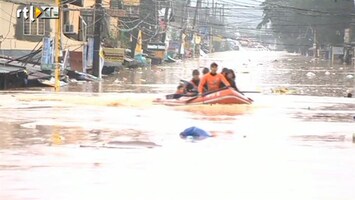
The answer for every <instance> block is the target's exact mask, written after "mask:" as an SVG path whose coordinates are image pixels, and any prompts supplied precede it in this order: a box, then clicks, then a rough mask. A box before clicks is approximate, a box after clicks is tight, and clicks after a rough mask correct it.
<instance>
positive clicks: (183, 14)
mask: <svg viewBox="0 0 355 200" xmlns="http://www.w3.org/2000/svg"><path fill="white" fill-rule="evenodd" d="M189 4H190V0H186V2H184V3H183V5H182V9H181V11H182V12H181V15H182V16H181V32H180V48H179V54H181V51H182V49H183V48H184V47H183V46H182V45H183V44H184V43H183V37H182V36H183V34H184V30H185V28H184V23H185V18H186V15H187V14H185V10H186V9H187V6H188V5H189ZM184 50H185V49H184ZM184 52H185V51H184ZM181 57H182V58H183V57H184V54H181Z"/></svg>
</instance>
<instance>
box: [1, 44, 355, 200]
mask: <svg viewBox="0 0 355 200" xmlns="http://www.w3.org/2000/svg"><path fill="white" fill-rule="evenodd" d="M212 61H216V62H218V63H219V64H220V66H221V67H220V68H222V67H229V68H233V69H235V70H236V71H237V83H238V85H239V88H240V89H241V90H249V91H255V90H259V91H262V93H250V94H248V96H250V97H251V98H253V99H254V101H255V103H254V104H253V105H224V106H223V105H201V106H181V107H167V106H162V105H154V104H152V100H153V99H154V98H156V97H161V96H162V95H165V94H168V93H171V92H174V90H175V88H176V85H177V83H178V81H179V79H189V78H190V74H191V71H192V69H194V68H196V67H203V66H206V65H209V64H210V62H212ZM310 72H311V73H310ZM351 76H354V68H353V66H346V65H329V64H328V62H326V61H322V60H320V61H314V60H312V59H311V58H303V57H300V56H297V55H291V54H286V53H279V52H252V51H248V52H243V51H240V52H225V53H217V54H213V55H211V56H210V57H207V58H201V59H198V60H197V59H196V60H191V61H185V62H180V63H174V64H170V65H165V66H161V67H155V68H151V69H141V70H125V71H121V72H120V73H119V74H118V75H114V76H109V77H105V80H104V81H102V82H101V83H71V84H70V85H69V86H68V87H64V88H62V89H61V92H59V93H54V92H52V89H51V88H30V89H29V90H27V91H23V90H15V91H4V92H1V93H0V98H1V101H0V110H1V112H0V199H8V200H18V199H26V200H28V199H31V200H32V199H33V200H42V199H43V200H47V199H54V200H57V199H58V200H59V199H60V200H62V199H65V200H71V199H73V200H74V199H75V200H77V199H124V200H159V199H164V200H167V199H170V200H175V199H176V200H190V199H191V200H199V199H201V200H202V199H203V200H209V199H214V200H215V199H223V200H235V199H250V200H258V199H263V200H264V199H280V200H281V199H282V200H284V199H288V200H290V199H291V200H293V199H294V200H296V199H297V200H299V199H302V200H308V199H309V200H315V199H317V200H325V199H329V200H334V199H342V200H353V199H355V194H354V192H353V188H354V184H355V172H354V170H353V167H354V166H355V157H354V154H355V143H353V135H354V134H355V119H354V116H355V100H354V98H344V97H343V96H344V95H346V93H347V92H352V93H353V90H354V87H355V86H354V85H355V84H354V83H355V82H354V78H353V77H351ZM271 89H272V90H274V91H277V92H280V91H281V93H282V94H279V93H272V92H271ZM190 126H197V127H199V128H202V129H205V130H207V131H210V132H212V133H213V134H215V135H216V137H214V138H209V139H206V140H203V141H199V142H189V141H184V140H181V139H180V138H179V136H178V134H179V133H180V132H181V131H182V130H184V129H185V128H188V127H190Z"/></svg>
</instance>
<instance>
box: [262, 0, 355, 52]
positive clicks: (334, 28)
mask: <svg viewBox="0 0 355 200" xmlns="http://www.w3.org/2000/svg"><path fill="white" fill-rule="evenodd" d="M261 5H262V6H263V8H264V18H263V21H262V22H261V23H260V24H259V25H258V28H259V29H260V28H261V27H262V26H265V25H267V24H269V23H270V22H271V27H270V28H271V29H272V31H273V34H274V36H276V38H277V39H278V40H279V41H280V42H281V43H283V44H284V45H285V46H286V47H287V49H289V50H298V49H307V48H309V47H311V46H312V45H313V36H314V32H315V31H316V33H317V34H316V35H317V43H318V44H319V45H329V44H341V43H343V37H344V29H345V28H347V27H349V24H350V22H351V12H352V10H353V8H354V2H353V1H351V0H265V2H263V3H262V4H261Z"/></svg>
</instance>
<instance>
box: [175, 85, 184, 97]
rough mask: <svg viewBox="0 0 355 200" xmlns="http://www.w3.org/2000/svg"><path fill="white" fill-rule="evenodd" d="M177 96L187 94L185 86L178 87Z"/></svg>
mask: <svg viewBox="0 0 355 200" xmlns="http://www.w3.org/2000/svg"><path fill="white" fill-rule="evenodd" d="M175 94H181V95H182V94H186V89H185V86H184V85H183V84H179V86H177V89H176V92H175Z"/></svg>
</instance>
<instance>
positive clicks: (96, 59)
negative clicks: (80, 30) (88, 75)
mask: <svg viewBox="0 0 355 200" xmlns="http://www.w3.org/2000/svg"><path fill="white" fill-rule="evenodd" d="M94 13H95V16H94V26H95V29H94V55H93V66H92V73H93V75H94V76H96V77H98V78H101V70H102V69H101V67H100V46H101V20H102V14H103V13H102V0H96V1H95V11H94Z"/></svg>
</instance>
